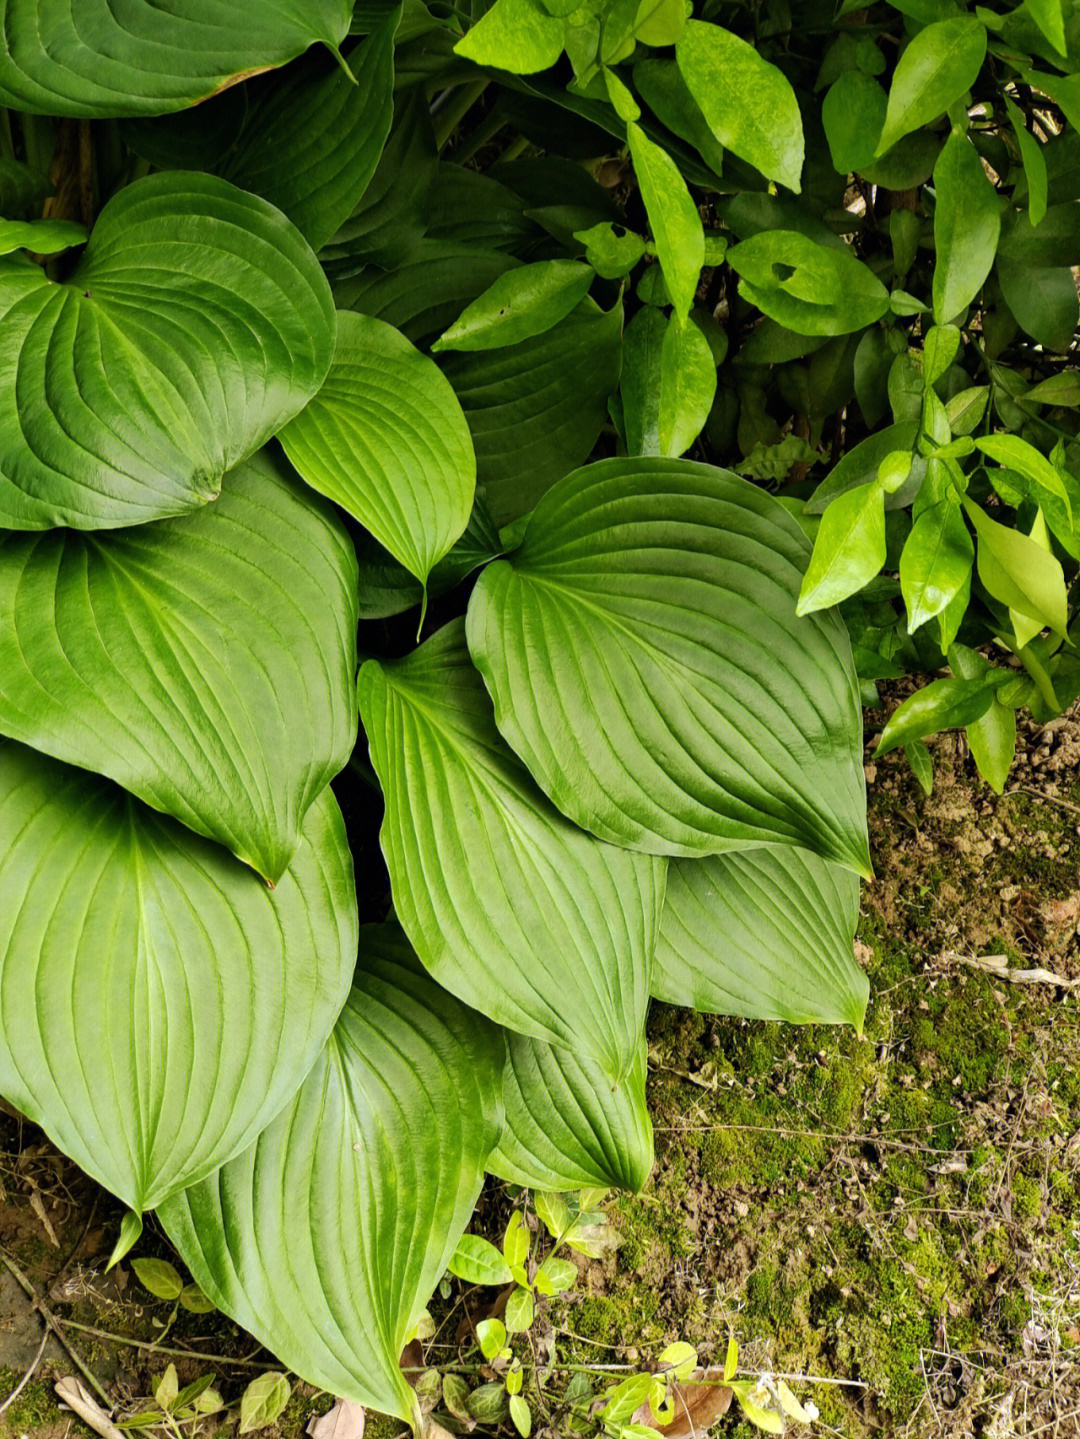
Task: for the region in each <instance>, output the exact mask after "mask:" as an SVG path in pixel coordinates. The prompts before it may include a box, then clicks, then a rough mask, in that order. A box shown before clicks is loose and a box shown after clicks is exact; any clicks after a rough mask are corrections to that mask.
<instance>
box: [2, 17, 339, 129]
mask: <svg viewBox="0 0 1080 1439" xmlns="http://www.w3.org/2000/svg"><path fill="white" fill-rule="evenodd" d="M351 17H352V3H351V0H259V3H258V4H257V5H252V4H250V3H246V0H169V4H168V5H163V4H162V3H161V0H126V3H124V4H122V5H121V4H117V3H116V0H65V3H64V4H61V5H57V4H53V3H51V0H0V105H7V106H10V107H11V108H12V109H14V110H28V111H30V112H31V113H33V114H39V115H86V116H96V115H101V116H104V115H163V114H165V113H166V112H167V111H169V110H182V109H184V107H185V106H187V105H194V104H195V103H196V102H197V101H199V100H205V99H206V97H207V96H208V95H212V94H213V93H214V92H215V91H216V90H220V89H222V88H223V87H224V86H226V85H230V84H233V83H235V82H236V81H237V80H242V79H243V78H244V76H245V74H251V73H252V72H254V71H257V70H265V69H267V68H270V67H272V66H276V65H284V64H285V63H286V62H287V61H289V60H292V59H294V58H295V57H296V56H297V55H300V54H302V53H303V52H304V51H305V50H306V49H307V48H308V46H309V45H313V44H316V43H317V42H319V41H321V42H322V43H323V44H326V45H337V44H339V42H340V41H341V40H343V39H344V37H345V36H346V35H347V34H348V30H349V21H350V19H351Z"/></svg>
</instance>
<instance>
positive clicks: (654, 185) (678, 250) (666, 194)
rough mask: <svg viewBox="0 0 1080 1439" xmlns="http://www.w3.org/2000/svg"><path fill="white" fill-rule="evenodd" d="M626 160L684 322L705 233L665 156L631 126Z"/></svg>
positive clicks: (682, 183) (679, 177) (683, 184)
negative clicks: (630, 165)
mask: <svg viewBox="0 0 1080 1439" xmlns="http://www.w3.org/2000/svg"><path fill="white" fill-rule="evenodd" d="M626 134H627V139H628V140H629V142H630V154H631V157H632V159H633V161H634V170H635V172H636V174H637V178H638V184H639V185H640V186H641V197H642V199H643V200H644V202H645V212H646V214H647V215H648V217H649V224H650V226H651V227H652V232H653V237H654V239H655V241H656V250H657V254H658V256H659V259H660V265H661V267H662V269H663V272H664V279H665V281H666V283H667V287H668V293H669V294H670V295H671V302H672V304H673V305H674V307H675V313H676V314H677V315H679V316H681V317H682V318H683V319H685V318H686V317H687V316H688V315H689V314H690V310H691V308H692V307H693V304H694V295H695V293H696V291H697V287H698V281H699V279H700V278H701V269H702V266H703V265H704V263H705V231H704V229H703V228H702V224H701V216H700V215H699V214H698V210H697V206H696V205H695V204H694V201H693V199H692V197H691V195H690V191H689V190H688V189H687V188H686V181H685V180H684V179H683V177H682V175H681V174H680V173H679V168H678V166H677V165H676V164H675V162H674V160H672V159H671V157H670V155H668V153H667V151H666V150H663V149H661V147H660V146H659V145H657V144H656V143H655V142H654V141H653V140H650V139H649V137H648V135H646V134H645V131H644V130H643V129H642V128H641V126H640V125H637V124H635V123H634V122H633V121H631V122H630V124H628V125H627V127H626Z"/></svg>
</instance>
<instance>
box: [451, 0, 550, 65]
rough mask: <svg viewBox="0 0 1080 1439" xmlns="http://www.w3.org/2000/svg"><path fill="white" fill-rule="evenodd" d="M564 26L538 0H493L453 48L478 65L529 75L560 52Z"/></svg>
mask: <svg viewBox="0 0 1080 1439" xmlns="http://www.w3.org/2000/svg"><path fill="white" fill-rule="evenodd" d="M564 29H565V25H564V22H563V20H562V19H560V18H559V17H557V16H554V15H549V14H548V12H547V10H546V9H545V8H544V6H543V5H541V4H538V3H537V0H495V4H494V5H493V6H492V7H491V9H490V10H489V11H488V12H487V14H486V15H483V16H482V17H481V18H480V20H479V21H478V22H477V24H475V25H473V26H472V28H471V29H470V30H469V31H468V32H467V34H466V35H465V38H464V39H463V40H459V41H458V43H457V45H455V47H454V49H455V50H456V52H457V53H458V54H459V55H463V56H464V57H465V59H466V60H472V61H474V62H475V63H476V64H477V65H491V66H494V67H495V68H496V69H498V70H509V71H510V72H511V74H514V75H532V74H535V73H536V71H537V70H546V69H547V68H548V66H549V65H554V64H555V61H556V60H557V59H558V58H559V56H560V55H561V54H562V49H563V33H564Z"/></svg>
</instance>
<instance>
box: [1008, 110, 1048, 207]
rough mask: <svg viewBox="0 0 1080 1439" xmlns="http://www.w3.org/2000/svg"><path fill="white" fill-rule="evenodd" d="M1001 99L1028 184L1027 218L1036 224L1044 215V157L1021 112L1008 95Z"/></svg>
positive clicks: (1045, 178) (1045, 192)
mask: <svg viewBox="0 0 1080 1439" xmlns="http://www.w3.org/2000/svg"><path fill="white" fill-rule="evenodd" d="M1002 99H1003V100H1004V102H1005V113H1006V114H1007V115H1008V117H1009V124H1010V125H1011V126H1012V131H1013V134H1014V135H1015V136H1016V143H1017V145H1018V146H1019V149H1020V158H1021V160H1022V161H1023V164H1024V175H1025V176H1026V178H1027V184H1028V219H1029V220H1030V221H1031V223H1032V225H1038V224H1039V223H1040V222H1041V221H1042V220H1043V219H1045V217H1046V201H1047V175H1046V158H1045V156H1044V155H1043V149H1042V146H1041V145H1040V144H1039V142H1038V140H1036V138H1035V136H1034V135H1033V134H1032V133H1031V131H1030V130H1029V129H1028V128H1027V124H1026V123H1025V120H1024V116H1023V112H1022V111H1021V110H1020V109H1019V108H1018V107H1017V106H1016V105H1014V104H1013V102H1012V101H1011V100H1010V99H1009V97H1008V95H1003V96H1002Z"/></svg>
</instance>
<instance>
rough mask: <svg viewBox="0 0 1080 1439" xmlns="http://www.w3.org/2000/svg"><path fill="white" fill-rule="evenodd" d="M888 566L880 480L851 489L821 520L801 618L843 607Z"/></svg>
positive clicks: (804, 586) (801, 594) (804, 585)
mask: <svg viewBox="0 0 1080 1439" xmlns="http://www.w3.org/2000/svg"><path fill="white" fill-rule="evenodd" d="M884 563H885V492H884V490H883V489H882V487H881V485H880V484H878V483H877V482H876V481H875V482H874V483H872V484H869V485H860V486H859V487H858V488H857V489H854V490H848V491H846V493H844V494H842V495H840V496H839V497H838V498H837V499H835V500H833V502H832V504H831V505H830V506H829V507H828V509H827V510H826V511H825V513H824V515H822V517H821V528H820V529H819V530H818V532H817V538H816V539H815V541H814V553H813V555H812V557H811V560H810V564H809V567H808V568H807V571H806V574H805V576H804V578H803V583H802V589H801V590H800V592H799V603H798V607H797V609H796V614H799V615H805V614H811V613H813V611H815V610H823V609H827V608H828V607H829V606H830V605H835V604H839V602H840V601H841V600H846V599H847V598H848V596H849V595H853V594H855V593H856V592H857V591H859V590H861V589H862V588H863V586H864V585H868V584H869V583H870V581H871V580H872V579H873V578H874V576H875V575H876V574H878V572H879V571H880V569H881V567H882V565H883V564H884Z"/></svg>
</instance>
